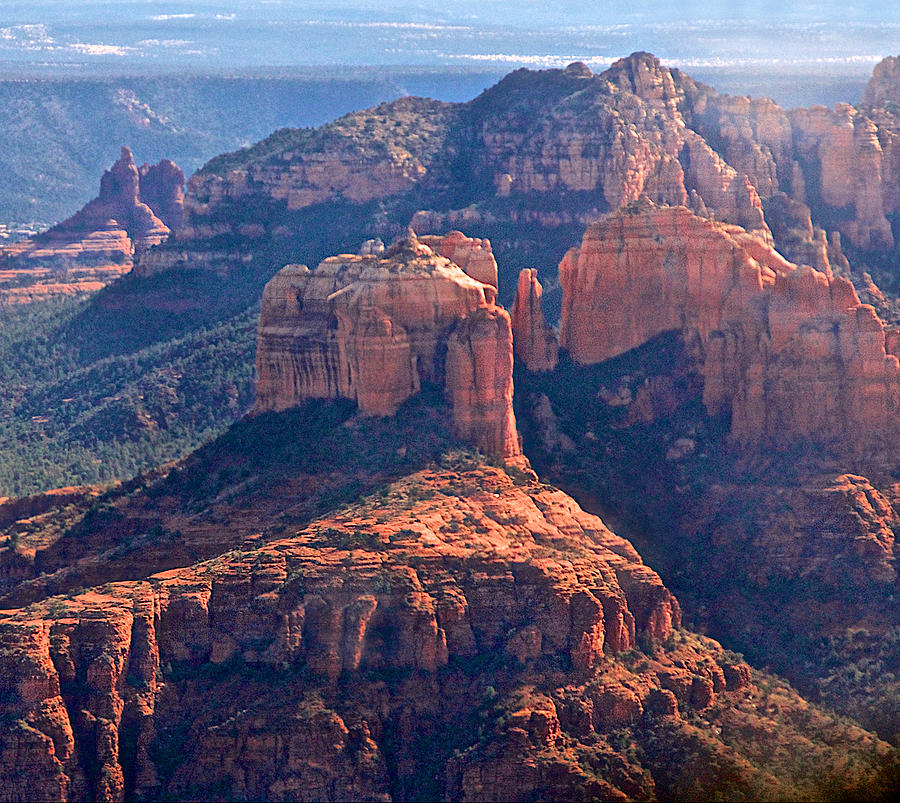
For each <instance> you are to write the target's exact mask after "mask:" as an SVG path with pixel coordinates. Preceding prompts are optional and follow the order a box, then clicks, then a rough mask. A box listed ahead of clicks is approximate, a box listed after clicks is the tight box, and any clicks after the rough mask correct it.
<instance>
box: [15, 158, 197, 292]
mask: <svg viewBox="0 0 900 803" xmlns="http://www.w3.org/2000/svg"><path fill="white" fill-rule="evenodd" d="M183 211H184V174H183V173H182V172H181V170H179V169H178V167H177V166H176V165H175V164H174V163H173V162H170V161H169V160H168V159H164V160H162V161H161V162H159V163H158V164H156V165H142V166H141V168H140V169H138V167H137V166H136V165H135V163H134V158H133V156H132V154H131V150H130V149H128V148H122V155H121V156H120V157H119V159H118V161H116V163H115V164H114V165H113V166H112V167H111V168H110V169H109V170H107V171H106V172H105V173H104V174H103V177H102V179H101V180H100V194H99V195H98V196H97V197H96V198H95V199H94V200H92V201H90V202H89V203H88V204H86V205H85V206H84V207H82V208H81V209H80V210H79V211H78V212H76V213H75V214H74V215H72V217H70V218H68V219H66V220H64V221H63V222H62V223H59V224H57V225H56V226H54V227H53V228H51V229H49V230H48V231H46V232H44V233H43V234H40V235H38V236H36V237H33V238H30V239H28V240H23V241H22V242H19V243H15V244H13V245H11V246H7V247H5V248H3V249H0V297H2V298H3V299H4V300H5V301H6V302H7V303H17V302H23V301H32V300H38V299H41V298H45V297H47V296H50V295H56V294H73V293H81V292H90V291H95V290H99V289H100V288H101V287H103V286H104V285H105V284H107V283H108V282H110V281H112V280H113V279H115V278H116V277H117V276H120V275H122V274H124V273H127V272H128V271H129V270H131V267H132V265H133V262H134V258H135V256H136V255H137V254H140V253H142V252H145V251H147V250H148V249H149V248H151V247H152V246H154V245H158V244H159V243H161V242H164V241H165V240H167V239H168V238H169V235H170V234H171V233H172V232H173V231H174V230H176V229H177V227H178V226H179V225H180V224H181V221H182V218H183ZM3 280H5V282H4V281H3ZM3 283H8V284H11V285H12V286H11V287H3V286H2V284H3Z"/></svg>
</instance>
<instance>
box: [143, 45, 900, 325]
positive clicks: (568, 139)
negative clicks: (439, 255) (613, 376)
mask: <svg viewBox="0 0 900 803" xmlns="http://www.w3.org/2000/svg"><path fill="white" fill-rule="evenodd" d="M879 80H880V79H879ZM876 83H877V82H876ZM883 83H884V82H883V81H882V84H883ZM890 91H891V90H890V89H889V88H884V89H883V91H881V95H879V98H881V97H882V96H884V97H886V96H887V94H890ZM870 94H871V93H870ZM873 97H874V95H873ZM878 104H879V105H870V106H861V107H859V108H853V107H851V106H849V105H846V104H844V105H840V106H838V107H836V108H835V109H832V110H829V109H826V108H824V107H813V108H810V109H796V110H792V111H786V110H784V109H781V108H780V107H779V106H778V105H777V104H775V103H774V102H773V101H771V100H768V99H765V98H762V99H752V98H747V97H733V96H728V95H721V94H719V93H717V92H716V91H715V90H714V89H712V88H710V87H708V86H704V85H703V84H700V83H698V82H696V81H694V80H693V79H691V78H690V77H689V76H687V75H685V74H684V73H681V72H680V71H678V70H671V69H669V68H667V67H665V66H664V65H662V64H661V63H660V62H659V60H658V59H656V58H655V57H654V56H652V55H650V54H648V53H634V54H632V55H631V56H629V57H627V58H624V59H620V60H619V61H617V62H616V63H615V64H613V65H612V66H611V67H610V68H609V69H608V70H606V71H605V72H603V73H599V74H594V73H592V72H591V71H590V70H589V69H588V68H587V67H586V66H585V65H583V64H577V63H576V64H573V65H570V67H568V68H566V69H565V70H544V71H539V72H534V71H529V70H517V71H516V72H514V73H511V74H510V75H508V76H506V77H505V78H504V79H503V80H502V81H500V82H499V83H498V84H496V85H495V86H493V87H491V88H490V89H488V90H486V91H485V92H484V93H482V94H481V95H480V96H478V97H477V98H475V99H474V100H472V101H470V102H468V103H462V104H445V103H438V102H436V101H429V100H425V99H421V98H404V99H401V100H398V101H395V102H393V103H388V104H382V105H380V106H377V107H375V108H373V109H368V110H365V111H360V112H354V113H353V114H350V115H347V116H345V117H343V118H341V119H340V120H337V121H335V122H334V123H331V124H329V125H327V126H323V127H322V128H319V129H316V130H302V131H301V130H290V129H284V130H281V131H278V132H276V133H275V134H273V135H272V136H271V137H269V138H267V139H265V140H263V141H261V142H259V143H257V144H256V145H254V146H252V147H250V148H247V149H244V150H243V151H237V152H235V153H233V154H226V155H224V156H221V157H217V158H216V159H214V160H212V161H211V162H209V164H207V165H206V166H205V167H204V168H203V169H201V170H200V171H198V172H197V174H196V175H195V176H193V177H192V178H191V180H190V182H189V184H188V189H187V194H186V199H185V210H186V211H185V223H184V225H183V226H182V227H181V229H180V233H179V234H178V240H179V241H178V242H177V243H170V244H169V245H167V246H166V247H165V248H161V249H153V250H152V251H151V252H150V253H148V254H146V255H145V256H142V257H141V258H140V259H139V260H138V265H137V268H136V269H137V271H138V272H139V273H140V274H141V275H152V274H156V273H160V272H164V271H166V270H170V269H172V268H179V269H196V268H200V269H205V270H210V271H215V272H217V273H219V274H223V275H233V274H235V273H240V272H244V271H247V270H259V269H271V270H272V271H273V272H274V269H275V268H276V267H280V266H281V265H283V264H286V263H288V262H306V263H308V264H313V263H317V262H318V261H319V260H321V259H322V257H323V256H324V255H326V254H328V253H332V252H333V249H334V248H335V247H336V246H337V244H338V243H340V242H346V240H347V232H343V234H342V233H341V232H339V231H337V229H336V228H335V226H336V221H342V222H351V221H352V225H353V226H354V227H355V228H354V234H353V237H352V239H357V238H358V239H359V240H363V239H366V238H373V239H374V238H377V237H381V238H383V239H384V240H385V241H389V240H392V239H394V238H395V237H396V236H397V235H398V234H399V233H401V232H402V231H403V229H404V228H405V226H406V225H408V224H411V225H412V226H413V228H414V229H415V230H416V231H418V232H420V233H421V232H425V231H435V230H448V229H456V228H459V229H464V230H465V231H467V232H468V233H470V234H476V235H477V236H478V237H480V238H484V237H485V236H489V237H490V239H491V243H492V246H493V250H494V251H495V252H496V253H497V254H498V255H499V256H500V264H501V266H503V269H504V270H505V271H506V272H507V275H505V276H504V277H503V279H504V282H502V283H501V285H505V286H501V288H500V292H501V297H502V298H503V299H504V301H508V300H511V290H512V284H513V282H514V280H515V276H516V275H517V272H518V270H519V269H521V268H523V267H526V266H529V265H533V264H536V263H545V264H547V265H548V266H549V265H552V264H556V263H557V262H558V261H559V258H560V256H561V255H562V253H564V251H565V247H566V243H567V242H571V240H572V238H573V237H574V236H576V234H577V233H579V232H580V231H581V230H582V228H583V227H584V226H586V225H588V224H590V223H592V222H594V221H596V220H597V219H598V218H599V217H600V216H602V215H603V214H607V213H609V212H610V211H613V210H615V209H618V208H621V207H622V206H624V205H627V204H629V203H632V202H634V201H636V200H637V199H639V198H641V197H646V198H649V199H650V200H651V201H653V202H654V203H657V204H659V205H675V206H678V205H684V206H687V207H688V208H690V209H691V210H692V211H693V212H694V213H696V214H698V215H700V216H703V217H707V218H709V219H711V220H715V221H719V222H725V223H731V224H735V225H739V226H741V227H742V228H744V229H746V230H747V231H750V232H755V233H756V234H758V235H759V236H760V237H762V238H763V239H764V240H765V241H766V242H768V243H769V244H772V243H773V239H772V238H773V236H774V237H775V239H776V242H775V244H776V245H777V247H778V249H779V250H780V251H781V252H782V253H784V254H785V255H786V256H787V257H788V258H789V259H791V260H792V261H794V262H796V263H797V264H810V265H811V266H812V267H814V268H816V269H818V270H823V271H826V270H827V269H828V268H829V267H831V268H833V269H842V270H843V269H847V263H846V258H845V256H844V253H843V250H842V247H841V244H842V242H843V245H844V247H845V249H846V250H847V251H848V253H850V255H851V257H852V259H853V261H854V263H858V267H859V271H860V272H862V270H865V269H870V270H871V269H873V268H874V267H876V263H877V266H878V267H879V272H880V273H886V274H889V273H890V269H889V268H884V269H883V270H881V265H880V263H879V262H878V260H879V258H880V257H879V255H883V254H885V253H888V252H890V253H892V249H893V233H892V230H891V220H893V218H894V215H895V213H896V211H897V209H900V189H898V187H900V185H898V184H897V176H898V175H900V168H898V164H900V163H897V164H895V163H896V162H897V154H898V153H900V151H898V149H897V147H896V144H895V140H896V137H897V134H896V131H898V130H900V128H898V126H897V124H896V121H895V119H894V113H893V112H892V111H891V109H892V107H891V102H890V101H887V100H879V101H878ZM807 218H808V219H807ZM773 233H774V234H773ZM326 243H327V245H326ZM329 249H331V250H329ZM443 255H444V256H449V254H443ZM248 266H249V267H248ZM550 270H551V271H552V268H550ZM473 275H474V274H473ZM479 278H483V279H485V280H487V278H488V277H487V276H481V277H479ZM876 280H878V281H884V279H883V277H881V275H879V276H876ZM889 284H891V283H889ZM891 286H892V285H891ZM557 301H558V297H554V299H553V301H552V302H551V304H552V305H553V307H554V309H555V305H556V303H557Z"/></svg>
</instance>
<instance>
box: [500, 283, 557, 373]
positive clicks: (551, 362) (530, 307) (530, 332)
mask: <svg viewBox="0 0 900 803" xmlns="http://www.w3.org/2000/svg"><path fill="white" fill-rule="evenodd" d="M541 292H542V288H541V283H540V282H539V281H538V279H537V271H536V270H535V269H534V268H526V269H524V270H523V271H522V272H521V273H519V284H518V286H517V287H516V298H515V301H514V302H513V308H512V329H513V346H514V348H515V354H516V357H518V358H519V359H520V360H521V361H522V362H523V363H524V364H525V367H526V368H527V369H528V370H529V371H538V372H540V371H552V370H553V369H554V368H556V362H557V359H558V356H559V354H558V352H559V344H558V343H557V342H556V335H554V334H553V332H552V331H551V329H550V327H549V326H547V319H546V318H545V317H544V310H543V308H542V307H541Z"/></svg>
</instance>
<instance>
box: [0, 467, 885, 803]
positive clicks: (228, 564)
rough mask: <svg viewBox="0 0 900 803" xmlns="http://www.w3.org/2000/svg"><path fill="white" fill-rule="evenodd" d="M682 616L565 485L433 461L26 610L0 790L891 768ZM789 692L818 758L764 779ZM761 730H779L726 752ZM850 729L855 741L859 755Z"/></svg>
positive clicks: (1, 636) (464, 790)
mask: <svg viewBox="0 0 900 803" xmlns="http://www.w3.org/2000/svg"><path fill="white" fill-rule="evenodd" d="M460 488H463V489H464V490H463V491H462V492H461V491H460V490H459V489H460ZM465 489H468V490H465ZM679 619H680V611H679V607H678V603H677V602H676V601H675V599H674V598H673V597H672V595H671V594H670V593H669V592H668V591H667V590H666V588H665V587H664V586H663V584H662V583H661V582H660V580H659V578H658V576H657V575H656V574H655V573H654V572H653V571H652V570H651V569H649V568H648V567H646V566H645V565H643V563H642V562H641V560H640V558H639V557H638V555H637V553H636V552H635V551H634V549H633V548H632V547H631V545H630V544H629V543H628V542H627V541H625V540H624V539H621V538H619V537H618V536H616V535H614V534H613V533H612V532H610V531H609V530H608V529H607V528H606V527H605V526H604V524H603V522H602V521H600V520H599V519H598V518H596V517H595V516H591V515H589V514H586V513H585V512H583V511H582V510H581V509H580V508H579V507H578V506H577V505H576V504H575V503H574V502H573V500H571V499H570V498H569V497H567V496H566V495H565V494H563V493H561V492H559V491H556V490H554V489H552V488H549V487H548V486H545V485H542V484H540V483H537V482H527V481H526V482H522V481H516V482H514V481H513V480H512V479H511V478H510V477H509V476H507V474H506V473H505V472H503V471H501V470H499V469H496V468H488V467H484V466H476V465H469V466H465V467H460V468H458V469H447V470H443V471H420V472H418V473H415V474H412V475H410V476H408V477H406V478H404V479H402V480H399V481H398V482H396V483H394V484H392V485H390V486H389V487H387V488H386V489H385V494H384V496H383V497H382V498H381V499H380V500H377V499H372V500H370V501H367V502H363V503H360V504H356V505H353V506H351V507H350V508H347V509H345V510H344V511H343V512H342V513H341V514H338V515H332V516H328V517H325V518H322V519H319V520H316V521H314V522H312V523H311V524H310V525H309V526H307V527H304V528H302V529H300V530H299V531H298V532H296V533H295V534H293V535H290V536H282V537H278V538H269V539H267V540H266V541H265V542H263V543H257V544H256V545H254V546H253V547H252V548H249V549H244V550H241V551H235V552H230V553H225V554H224V555H222V556H221V557H218V558H215V559H213V560H210V561H207V562H205V563H202V564H197V565H196V566H187V567H185V568H181V569H173V570H171V571H167V572H163V573H160V574H155V575H153V576H149V577H146V578H144V579H138V580H130V581H125V582H118V583H112V584H108V585H106V586H104V587H98V588H90V589H86V590H83V591H81V592H78V593H73V594H71V595H69V597H68V598H63V597H57V598H51V599H48V600H44V601H41V602H38V603H35V604H33V605H31V606H29V607H28V608H22V609H17V610H7V611H5V612H4V613H3V616H2V617H0V668H2V671H0V683H2V684H3V685H2V691H3V695H2V697H0V701H2V702H0V706H2V709H0V713H2V719H0V767H3V768H4V772H3V773H2V774H0V790H2V793H3V795H4V797H6V798H9V799H14V800H15V799H20V800H24V799H35V798H52V799H59V800H71V799H83V798H90V799H96V800H121V799H123V798H125V799H133V798H142V799H157V798H168V797H172V796H174V797H191V796H193V797H201V798H203V797H209V796H217V795H218V796H222V795H224V796H227V797H241V798H293V797H313V798H315V799H321V800H342V799H347V798H351V799H352V798H363V799H377V800H389V799H411V798H415V797H422V796H427V797H431V798H441V799H448V800H456V799H468V798H479V797H488V798H496V797H503V798H505V799H514V800H525V799H532V798H535V797H537V798H541V799H543V798H567V799H568V798H579V797H585V796H589V795H591V796H597V795H601V794H602V796H604V797H607V798H612V799H634V798H641V799H652V798H654V797H656V796H674V797H681V796H690V797H697V796H700V797H703V798H706V797H709V796H712V795H715V794H717V793H726V794H727V793H729V792H731V793H735V792H736V793H739V794H740V793H743V794H746V795H747V796H752V795H753V794H758V795H761V796H773V795H774V796H783V795H784V794H788V793H790V792H791V791H792V790H793V791H794V792H802V793H804V794H806V795H808V796H815V795H816V790H817V789H820V788H821V786H820V784H821V783H822V780H823V779H825V780H826V781H829V780H832V779H836V777H837V776H836V770H837V767H838V766H839V767H840V772H841V774H842V776H843V778H844V783H845V785H849V786H850V788H852V787H853V784H854V783H858V782H859V781H860V780H861V779H862V778H863V777H865V776H864V773H866V772H867V771H869V770H871V768H872V766H874V763H873V762H876V761H877V762H882V763H884V762H888V761H891V760H893V758H892V756H893V754H892V752H891V751H890V749H889V748H888V747H887V746H886V745H884V744H883V743H880V742H878V741H877V740H876V739H874V738H873V737H872V736H871V735H869V734H867V733H865V732H864V731H861V730H859V729H853V728H850V729H848V727H847V726H845V725H841V724H840V723H838V722H836V721H834V720H832V719H830V718H828V717H827V716H825V715H823V714H820V713H819V712H817V711H814V710H812V711H811V710H810V709H809V707H808V706H807V705H806V704H805V703H803V702H802V701H801V700H799V698H797V697H796V695H795V694H794V693H793V692H792V691H790V690H788V689H786V688H783V687H778V686H776V687H773V686H772V681H770V680H768V679H766V678H764V677H761V676H756V675H755V673H753V672H751V670H750V668H749V667H748V666H747V665H746V664H743V663H740V662H737V661H735V659H734V658H731V657H729V656H728V654H726V653H724V652H723V651H722V650H721V648H720V647H719V646H718V645H717V644H716V643H715V642H712V641H710V640H708V639H701V638H698V637H695V636H693V635H691V634H689V633H686V632H684V633H680V632H676V628H677V627H678V624H679ZM663 642H665V643H666V644H668V646H667V647H665V648H663V647H662V646H661V645H662V644H663ZM640 645H643V647H641V646H640ZM642 650H646V652H643V651H642ZM770 701H771V702H770ZM776 702H777V706H778V708H779V710H780V711H781V712H786V714H787V715H786V717H784V718H783V719H782V720H781V721H780V723H779V728H778V729H777V733H778V735H777V740H778V744H779V745H781V747H779V748H777V749H779V750H783V749H784V746H790V747H789V750H788V755H794V754H795V755H796V757H797V760H796V761H794V760H793V759H788V760H786V763H785V765H784V766H779V767H772V766H766V767H765V769H764V768H763V767H764V766H765V765H764V764H763V763H761V762H759V760H758V759H757V758H754V756H755V755H757V752H756V751H758V750H762V751H763V752H766V750H765V745H766V744H768V741H767V740H769V739H771V738H774V737H773V736H772V734H773V733H774V732H773V729H772V728H771V727H770V726H767V725H766V723H770V720H768V719H767V718H766V717H767V716H768V713H761V712H759V711H757V707H758V706H763V707H764V708H765V710H766V711H769V710H771V709H770V705H771V704H773V703H776ZM697 723H699V725H698V724H697ZM744 730H747V731H748V733H751V734H753V733H755V734H762V733H766V734H768V735H767V736H765V737H761V736H759V737H751V736H744V737H743V739H744V741H743V743H741V740H740V739H739V740H734V739H732V738H730V734H732V733H737V732H742V731H744ZM723 732H724V735H723V736H722V737H721V738H720V737H719V736H718V734H720V733H723ZM622 733H625V734H626V735H627V738H626V741H625V742H622V741H620V740H619V736H620V735H621V734H622ZM616 734H619V736H617V735H616ZM754 738H758V739H760V741H759V743H758V744H757V743H756V742H754V741H753V739H754ZM660 739H662V742H663V743H664V744H665V745H666V747H665V749H663V750H659V749H657V748H655V747H654V746H655V745H658V744H659V742H660ZM748 740H749V741H748ZM834 740H838V741H842V742H846V743H847V744H848V745H852V746H849V747H848V748H847V749H846V750H842V752H841V756H840V761H838V760H837V759H838V756H837V754H836V753H835V751H834V750H833V748H831V747H829V742H830V741H834ZM623 745H637V746H638V750H637V752H635V751H634V750H626V749H625V748H624V747H623ZM689 745H690V750H691V756H692V758H691V759H690V762H696V766H695V765H694V764H691V763H690V762H688V763H687V765H684V766H681V767H679V771H678V772H675V773H673V767H672V765H671V755H670V754H669V752H668V751H669V750H675V751H681V750H682V748H685V749H686V748H687V747H688V746H689ZM769 748H770V749H773V748H774V745H769ZM637 756H640V758H637ZM713 756H715V757H716V761H715V766H716V767H717V768H718V769H717V771H716V772H714V773H712V774H711V775H710V774H709V773H708V772H707V771H706V770H703V771H701V769H700V768H701V767H708V766H709V765H710V763H711V762H710V760H711V758H712V757H713ZM807 765H808V769H803V767H804V766H807ZM389 767H390V768H391V770H390V771H389V770H388V768H389ZM523 768H524V769H523Z"/></svg>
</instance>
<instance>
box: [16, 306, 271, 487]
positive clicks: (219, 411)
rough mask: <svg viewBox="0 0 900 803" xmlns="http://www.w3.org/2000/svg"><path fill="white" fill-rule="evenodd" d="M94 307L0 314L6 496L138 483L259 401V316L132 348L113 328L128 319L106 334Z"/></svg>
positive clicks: (155, 332)
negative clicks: (136, 477)
mask: <svg viewBox="0 0 900 803" xmlns="http://www.w3.org/2000/svg"><path fill="white" fill-rule="evenodd" d="M91 303H92V302H85V301H76V300H72V299H58V300H53V301H49V302H46V303H42V304H32V305H24V306H16V307H5V308H0V495H22V494H27V493H33V492H36V491H39V490H45V489H48V488H52V487H58V486H62V485H72V484H84V483H95V482H108V481H110V480H114V479H121V478H125V477H129V476H132V475H133V474H135V473H136V472H138V471H140V470H143V469H146V468H149V467H151V466H155V465H157V464H159V463H162V462H165V461H167V460H171V459H173V458H177V457H180V456H182V455H184V454H187V453H188V452H190V451H191V450H193V449H195V448H196V447H197V446H199V445H200V444H201V443H203V442H204V441H205V440H208V439H209V438H211V437H213V436H214V435H216V434H218V433H219V432H220V431H221V430H222V429H224V428H225V427H226V426H227V425H228V424H230V423H231V422H232V421H234V420H235V419H236V418H237V417H238V416H240V415H242V414H243V413H244V412H245V411H246V410H247V409H248V408H249V406H250V404H251V403H252V401H253V383H252V376H253V354H254V342H255V331H256V317H257V313H256V310H254V309H251V310H248V311H244V312H238V313H236V314H233V315H231V316H230V317H226V318H224V319H223V320H221V321H218V322H217V321H211V322H209V324H208V325H206V326H200V327H198V328H195V329H193V331H187V332H184V331H176V332H172V331H171V329H177V328H178V327H175V326H172V327H170V332H168V333H167V332H166V330H165V328H163V327H158V328H156V329H152V330H143V334H142V335H141V334H140V332H138V333H137V334H135V333H134V330H132V334H133V341H134V342H132V344H131V345H132V346H133V349H132V350H130V351H124V350H123V348H122V345H123V341H122V340H121V339H117V338H116V335H117V332H115V331H113V323H114V321H118V326H117V327H116V328H117V329H118V330H119V331H120V332H121V331H123V330H128V328H129V325H130V323H131V322H130V321H129V320H128V318H127V317H124V316H123V314H122V313H119V314H115V313H107V315H106V316H105V318H104V319H103V320H105V322H106V326H105V327H101V326H98V325H97V321H98V318H97V316H96V314H95V311H94V309H93V308H92V307H91ZM125 315H127V313H125ZM87 323H92V324H93V326H88V325H87ZM135 323H140V322H139V321H137V322H135ZM176 323H177V321H176ZM167 334H169V335H170V337H166V335H167ZM141 339H143V340H144V341H145V343H148V344H147V345H140V343H139V341H140V340H141Z"/></svg>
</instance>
